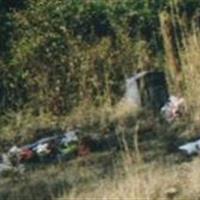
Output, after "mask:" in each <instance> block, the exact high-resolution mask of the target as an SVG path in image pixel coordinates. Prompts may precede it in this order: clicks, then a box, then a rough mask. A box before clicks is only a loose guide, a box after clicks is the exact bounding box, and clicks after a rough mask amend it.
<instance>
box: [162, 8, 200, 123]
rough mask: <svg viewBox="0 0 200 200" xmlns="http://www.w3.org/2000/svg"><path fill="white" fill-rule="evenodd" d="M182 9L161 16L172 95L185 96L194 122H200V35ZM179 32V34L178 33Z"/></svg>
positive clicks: (194, 24)
mask: <svg viewBox="0 0 200 200" xmlns="http://www.w3.org/2000/svg"><path fill="white" fill-rule="evenodd" d="M178 9H179V8H178V7H176V6H175V5H172V7H171V10H172V11H171V13H167V12H162V13H161V14H160V22H161V33H162V36H163V43H164V48H165V70H166V72H167V74H168V79H169V82H170V89H171V92H174V93H176V94H178V95H179V96H180V95H182V96H184V97H185V99H186V102H187V105H188V111H189V113H190V114H191V117H192V120H194V122H199V120H200V115H199V114H200V89H199V84H200V32H199V28H198V27H197V26H196V22H195V18H194V21H193V20H192V21H190V23H188V21H186V19H185V18H184V16H181V15H180V14H179V10H178ZM177 30H178V31H177Z"/></svg>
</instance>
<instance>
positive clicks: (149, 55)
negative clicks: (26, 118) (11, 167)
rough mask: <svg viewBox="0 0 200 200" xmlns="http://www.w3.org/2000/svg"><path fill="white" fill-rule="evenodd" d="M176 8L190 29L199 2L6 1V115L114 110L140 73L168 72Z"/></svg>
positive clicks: (2, 31) (2, 69)
mask: <svg viewBox="0 0 200 200" xmlns="http://www.w3.org/2000/svg"><path fill="white" fill-rule="evenodd" d="M173 6H174V7H176V6H178V9H179V11H180V14H181V15H184V13H185V15H186V16H187V17H188V21H189V19H191V18H193V17H194V16H197V15H195V13H196V12H195V10H197V9H198V8H199V2H198V1H195V0H189V1H187V2H183V1H181V0H179V1H178V0H177V1H170V0H169V1H164V0H159V1H157V0H151V1H148V0H140V1H131V0H125V1H118V0H109V1H106V0H103V1H100V0H85V1H82V0H54V1H53V0H33V1H31V0H29V1H26V2H25V1H3V0H2V1H1V2H0V10H1V14H0V20H1V26H0V41H1V42H0V44H1V45H0V52H1V53H0V60H1V63H0V74H1V82H0V93H1V98H0V108H1V112H2V113H4V112H6V111H8V109H11V110H12V109H14V110H19V109H22V108H23V107H24V106H28V107H34V108H35V111H36V113H37V112H40V110H43V111H44V112H53V113H55V114H58V115H60V114H63V113H65V112H66V111H69V110H71V109H72V108H73V107H74V106H77V105H78V104H80V103H81V101H82V100H87V101H89V102H93V103H95V104H96V105H99V104H101V103H102V102H105V101H109V102H111V103H114V102H115V101H116V99H118V97H119V96H120V95H121V94H122V92H123V84H122V83H123V81H124V79H125V78H126V77H127V76H130V75H132V74H133V73H134V72H135V71H136V70H137V68H148V69H149V68H153V67H155V66H159V65H162V63H161V62H162V54H163V44H162V37H161V33H160V22H159V13H160V12H161V11H162V10H166V11H167V12H171V11H172V10H173V8H174V7H173ZM141 52H142V53H141ZM160 61H161V62H160Z"/></svg>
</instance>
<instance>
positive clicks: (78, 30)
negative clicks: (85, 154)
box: [0, 0, 200, 200]
mask: <svg viewBox="0 0 200 200" xmlns="http://www.w3.org/2000/svg"><path fill="white" fill-rule="evenodd" d="M199 22H200V1H198V0H185V1H184V0H135V1H131V0H123V1H119V0H101V1H100V0H84V1H83V0H27V1H23V0H18V1H6V0H1V1H0V149H6V148H7V147H6V146H7V144H8V146H10V145H11V144H13V143H15V144H16V143H19V144H24V143H27V142H30V141H33V140H34V139H35V138H38V137H41V136H42V135H46V133H48V134H49V133H50V132H54V131H59V130H62V131H63V130H67V129H73V128H77V127H78V128H80V129H81V130H82V131H83V132H86V133H87V134H94V133H96V132H98V133H99V134H101V135H105V134H109V133H113V132H114V133H117V134H118V135H120V137H121V140H122V146H123V152H125V154H124V153H121V152H120V153H119V152H117V153H116V152H115V153H116V154H115V155H113V154H112V152H107V153H108V154H109V155H110V154H111V157H112V159H111V158H110V157H109V156H108V157H107V155H106V156H104V155H103V156H102V157H103V158H102V159H100V161H98V159H99V157H98V156H99V155H92V156H91V160H90V158H89V159H88V158H83V160H81V161H80V160H78V161H77V162H76V161H75V162H72V164H69V166H67V163H63V164H61V165H55V166H51V167H49V168H48V167H44V168H43V167H42V166H41V169H38V170H33V171H30V172H29V173H28V175H27V176H29V175H30V177H20V178H22V179H20V178H19V180H20V181H21V182H20V183H19V181H18V180H16V179H14V183H11V182H12V181H13V180H10V179H4V180H3V181H2V184H1V185H0V187H1V188H0V199H1V198H3V199H9V200H11V199H16V197H17V198H19V199H38V198H40V199H41V200H42V199H55V198H57V197H61V196H63V195H64V193H66V194H65V195H64V198H69V199H70V198H71V199H80V197H84V198H85V199H89V198H91V197H93V196H96V197H99V195H100V194H102V193H103V194H104V197H105V198H107V199H109V198H115V199H127V198H128V197H129V198H135V199H140V198H144V199H159V198H169V199H170V198H171V199H173V198H174V197H175V198H176V197H177V198H179V199H180V198H181V199H197V197H198V196H199V190H198V188H197V185H198V181H199V174H198V173H194V171H195V170H198V163H199V161H198V160H197V161H193V162H192V163H191V168H190V166H188V165H187V164H185V163H182V160H181V158H180V157H179V156H178V155H177V154H176V152H175V149H176V147H177V145H179V144H181V143H182V142H183V141H186V139H191V138H192V137H196V136H197V134H198V132H199V128H200V127H199V114H200V108H199V107H200V104H199V102H200V101H199V100H200V97H199V94H200V91H199V87H198V85H199V80H200V72H199V70H200V66H199V65H200V62H199V60H200V59H199V55H200V42H199V41H200V35H199V28H200V23H199ZM141 69H142V70H153V69H159V70H161V71H165V72H166V75H167V79H168V85H169V88H170V92H171V93H175V94H177V95H179V96H183V97H184V98H185V99H186V102H187V107H188V111H187V116H184V117H183V118H182V119H181V120H180V121H177V122H176V123H172V124H170V125H169V124H166V123H165V122H164V121H163V120H162V119H161V118H160V117H159V116H156V117H155V116H154V115H153V114H152V113H151V112H150V111H146V110H145V111H144V110H142V111H141V110H137V109H136V108H134V107H130V105H124V104H123V102H121V101H120V99H121V97H122V96H123V93H124V80H125V79H126V78H127V77H130V76H132V75H133V74H134V73H135V72H136V71H138V70H141ZM119 102H120V103H119ZM104 153H105V152H104ZM104 153H103V154H104ZM100 157H101V155H100ZM107 161H108V163H107ZM90 162H91V163H92V164H91V165H88V163H90ZM80 163H81V164H80ZM119 163H120V164H119ZM180 163H181V164H180ZM82 164H83V165H85V166H84V167H82ZM179 164H180V165H179ZM65 165H66V166H65ZM157 165H159V166H160V167H159V170H158V171H154V169H155V168H157ZM74 166H75V167H74ZM108 166H110V167H108ZM140 167H141V168H142V169H141V170H140ZM185 167H186V168H185ZM65 168H66V169H65ZM164 168H166V169H164ZM47 169H48V170H47ZM90 169H92V171H91V170H90ZM171 170H172V171H171ZM61 171H62V172H61ZM69 171H70V177H69ZM77 172H78V173H77ZM180 173H183V174H184V173H186V174H184V176H183V177H179V175H180ZM57 174H59V176H57ZM116 174H118V175H116ZM105 175H106V177H105ZM129 175H130V176H129ZM128 176H129V177H128ZM47 177H50V181H48V182H47ZM155 177H156V178H155ZM159 177H160V178H159ZM162 177H163V178H162ZM177 177H178V178H177ZM190 177H191V178H190ZM110 179H111V180H112V184H110V182H111V181H110ZM116 179H118V180H119V181H118V180H116ZM135 180H136V183H135ZM171 180H174V184H171V183H170V182H171ZM186 181H189V182H190V183H191V184H193V185H192V186H190V187H189V189H191V190H190V191H189V192H188V191H186V190H185V182H186ZM94 182H96V183H98V182H102V186H101V187H99V188H97V187H96V186H95V184H93V183H94ZM163 182H165V183H166V184H164V187H163V188H160V186H161V185H162V184H163ZM130 185H131V188H130ZM7 186H9V187H7ZM10 186H12V189H9V188H11V187H10ZM132 186H133V187H132ZM107 187H108V188H107ZM171 187H172V188H175V190H176V192H175V194H173V195H175V196H173V195H172V197H171V196H167V195H168V189H169V190H170V188H171ZM41 188H42V189H41ZM94 188H96V189H95V190H94ZM119 188H123V189H121V190H119ZM132 188H133V190H132ZM43 189H44V190H43ZM126 189H127V190H126ZM91 190H92V192H91ZM69 191H70V192H69ZM124 191H126V194H124ZM141 191H144V192H145V193H144V194H142V192H141ZM169 193H170V192H169ZM172 193H173V192H172ZM19 194H21V195H22V196H20V195H19ZM169 195H170V194H169ZM100 198H103V197H102V196H101V195H100Z"/></svg>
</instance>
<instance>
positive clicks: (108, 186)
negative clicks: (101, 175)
mask: <svg viewBox="0 0 200 200" xmlns="http://www.w3.org/2000/svg"><path fill="white" fill-rule="evenodd" d="M199 164H200V161H199V159H198V160H195V161H193V162H192V163H184V164H181V165H180V166H173V167H172V166H166V165H165V166H164V165H162V164H159V163H152V164H148V165H143V164H139V165H136V166H134V165H132V166H129V171H128V173H127V172H125V173H124V174H123V173H122V172H121V171H120V172H119V174H118V176H116V177H115V178H114V179H113V180H110V179H109V180H102V181H100V183H99V185H98V187H96V189H91V188H88V189H87V188H86V189H85V190H84V191H83V192H80V193H78V191H76V189H74V190H72V192H71V193H70V194H66V195H65V196H64V197H62V198H59V200H65V199H68V200H74V199H77V200H90V199H94V200H97V199H98V200H99V199H102V200H111V199H115V200H127V199H128V200H152V199H154V200H156V199H182V200H183V199H185V200H186V199H187V200H190V199H191V200H195V199H198V198H199V194H200V189H199V187H198V185H199V181H200V173H199V170H198V168H199V167H198V166H199ZM122 174H123V175H122Z"/></svg>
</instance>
